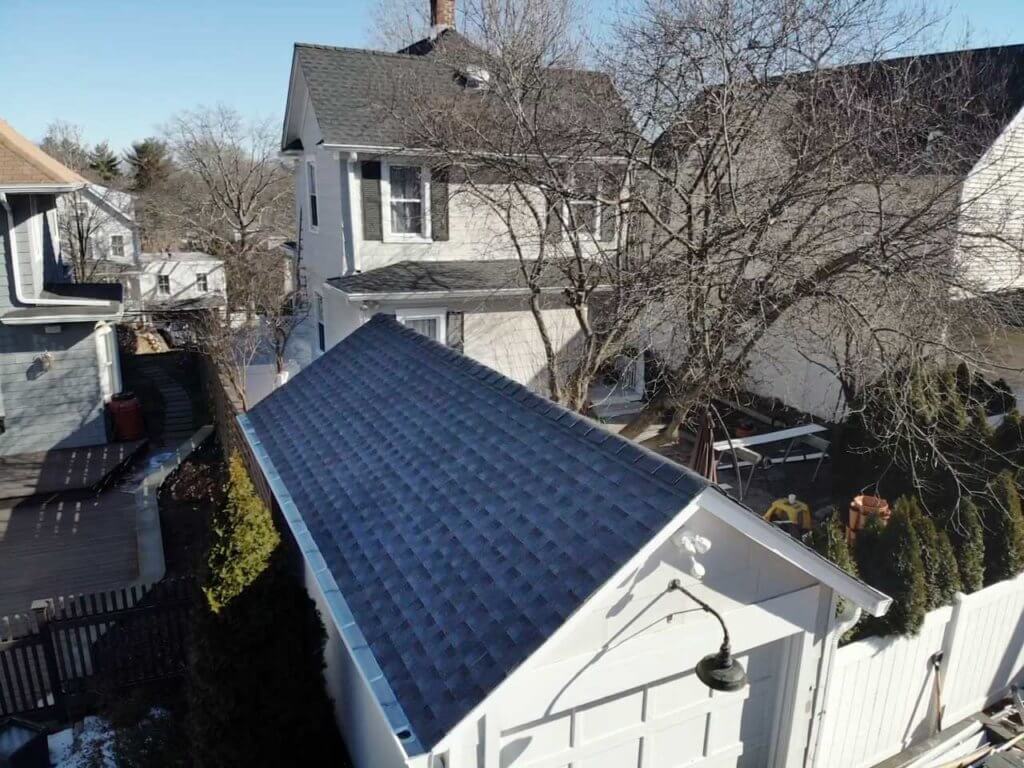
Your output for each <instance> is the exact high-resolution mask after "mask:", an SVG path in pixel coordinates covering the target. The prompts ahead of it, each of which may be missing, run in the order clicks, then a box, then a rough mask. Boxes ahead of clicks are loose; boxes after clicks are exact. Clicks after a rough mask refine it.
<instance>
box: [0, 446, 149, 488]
mask: <svg viewBox="0 0 1024 768" xmlns="http://www.w3.org/2000/svg"><path fill="white" fill-rule="evenodd" d="M145 444H146V441H145V440H136V441H134V442H129V443H108V444H107V445H93V446H89V447H86V448H61V449H57V450H53V451H46V452H44V453H22V454H18V455H15V456H0V499H15V498H22V497H25V496H34V495H38V494H45V493H55V492H58V491H75V490H81V489H85V488H96V487H98V486H99V485H101V484H102V483H103V481H104V480H105V479H106V478H107V477H108V476H109V475H110V474H111V473H113V472H114V471H115V470H117V469H118V467H120V466H122V465H123V464H125V463H126V462H128V461H129V460H130V459H131V458H132V457H133V456H135V454H137V453H138V452H139V451H140V450H141V449H142V447H143V446H144V445H145Z"/></svg>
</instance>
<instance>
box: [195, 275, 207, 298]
mask: <svg viewBox="0 0 1024 768" xmlns="http://www.w3.org/2000/svg"><path fill="white" fill-rule="evenodd" d="M196 290H197V291H199V292H200V293H206V292H207V291H209V290H210V284H209V283H208V282H207V281H206V273H205V272H196Z"/></svg>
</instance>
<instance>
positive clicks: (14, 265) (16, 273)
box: [0, 192, 107, 307]
mask: <svg viewBox="0 0 1024 768" xmlns="http://www.w3.org/2000/svg"><path fill="white" fill-rule="evenodd" d="M0 205H2V206H3V208H4V211H6V213H7V236H8V239H9V241H10V243H11V274H12V276H13V278H14V298H16V299H17V300H18V301H20V302H21V303H22V304H39V305H58V306H65V307H82V306H88V307H102V306H105V305H106V304H107V302H105V301H97V300H95V299H41V298H39V297H36V296H26V295H25V290H24V288H23V286H22V285H21V270H20V269H18V242H17V240H16V239H15V232H14V211H13V210H11V203H10V201H9V200H8V199H7V193H6V192H0ZM37 215H38V214H37ZM44 215H45V214H44ZM29 257H30V258H31V254H29Z"/></svg>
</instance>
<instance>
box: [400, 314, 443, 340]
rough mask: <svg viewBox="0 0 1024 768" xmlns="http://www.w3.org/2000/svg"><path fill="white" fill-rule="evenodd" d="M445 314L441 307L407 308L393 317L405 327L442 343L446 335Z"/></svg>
mask: <svg viewBox="0 0 1024 768" xmlns="http://www.w3.org/2000/svg"><path fill="white" fill-rule="evenodd" d="M446 316H447V314H446V312H445V310H443V309H407V310H400V311H399V312H397V313H396V314H395V319H396V320H398V322H400V323H401V324H402V325H404V326H405V327H406V328H411V329H412V330H414V331H416V333H422V334H423V335H424V336H426V337H427V338H428V339H433V340H434V341H436V342H438V343H439V344H444V343H445V338H446V335H447V328H446V324H445V319H446Z"/></svg>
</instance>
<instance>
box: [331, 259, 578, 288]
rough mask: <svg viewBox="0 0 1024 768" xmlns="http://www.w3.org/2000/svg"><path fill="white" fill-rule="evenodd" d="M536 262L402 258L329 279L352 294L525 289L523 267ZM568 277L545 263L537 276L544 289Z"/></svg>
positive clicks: (556, 285) (563, 285) (560, 282)
mask: <svg viewBox="0 0 1024 768" xmlns="http://www.w3.org/2000/svg"><path fill="white" fill-rule="evenodd" d="M534 264H535V262H531V261H527V262H524V263H521V262H520V261H519V260H518V259H491V260H482V261H400V262H398V263H397V264H391V265H389V266H386V267H379V268H377V269H371V270H369V271H368V272H361V273H359V274H356V275H347V276H345V277H334V278H331V279H330V280H328V281H327V282H328V283H330V284H331V285H333V286H334V287H335V288H337V289H338V290H340V291H344V292H345V293H347V294H351V295H356V296H359V295H364V294H397V293H456V292H461V291H514V290H521V291H526V290H527V288H526V282H525V281H524V279H523V274H522V267H523V266H525V267H526V269H528V270H529V269H532V268H533V266H534ZM567 284H568V283H567V280H566V277H565V276H564V275H563V274H562V273H561V272H560V271H559V270H558V269H557V268H555V267H554V265H552V266H550V267H549V266H545V268H544V269H543V270H542V271H541V274H540V276H539V279H538V285H539V286H540V287H541V288H550V289H557V288H562V287H565V286H566V285H567Z"/></svg>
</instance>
